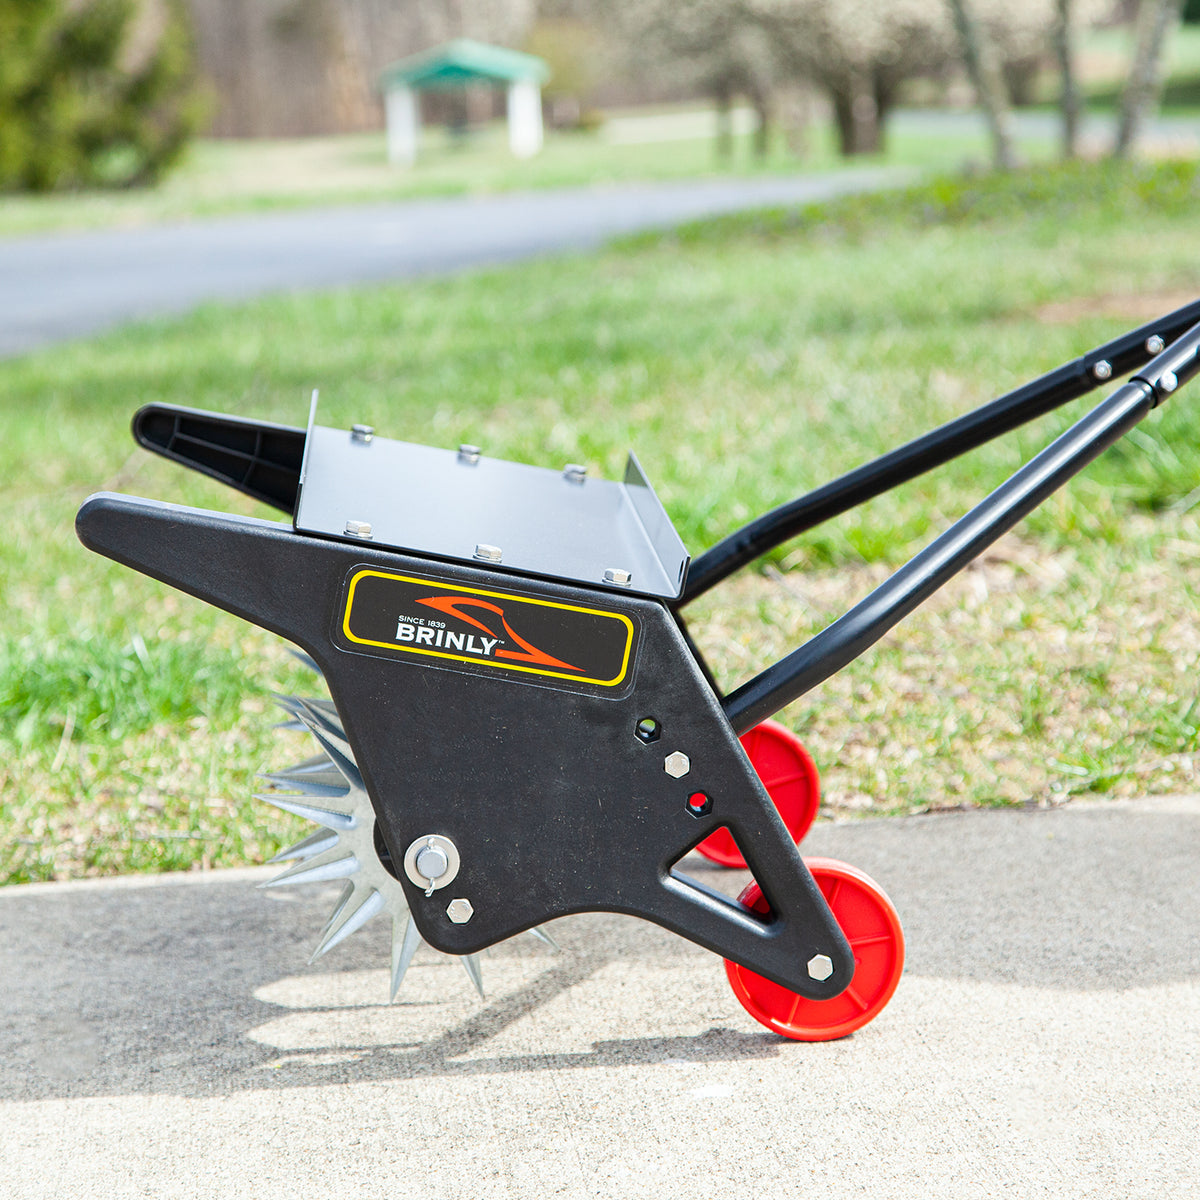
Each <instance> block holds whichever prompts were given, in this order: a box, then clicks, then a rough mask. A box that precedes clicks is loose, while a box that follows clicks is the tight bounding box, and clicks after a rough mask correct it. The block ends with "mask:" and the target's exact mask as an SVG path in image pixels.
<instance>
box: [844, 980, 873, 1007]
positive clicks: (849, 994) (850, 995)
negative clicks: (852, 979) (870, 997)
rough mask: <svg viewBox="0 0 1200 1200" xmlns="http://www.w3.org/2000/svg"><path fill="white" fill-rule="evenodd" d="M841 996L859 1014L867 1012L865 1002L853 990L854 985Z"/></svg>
mask: <svg viewBox="0 0 1200 1200" xmlns="http://www.w3.org/2000/svg"><path fill="white" fill-rule="evenodd" d="M842 995H843V996H845V997H846V999H847V1000H849V1001H850V1003H851V1004H853V1005H854V1006H855V1008H857V1009H858V1011H859V1012H866V1011H867V1002H866V1001H865V1000H864V999H863V998H862V997H861V996H860V995H859V994H858V993H857V992H856V991H855V990H854V984H851V985H850V986H849V987H848V988H847V989H846V990H845V991H844V992H843V993H842Z"/></svg>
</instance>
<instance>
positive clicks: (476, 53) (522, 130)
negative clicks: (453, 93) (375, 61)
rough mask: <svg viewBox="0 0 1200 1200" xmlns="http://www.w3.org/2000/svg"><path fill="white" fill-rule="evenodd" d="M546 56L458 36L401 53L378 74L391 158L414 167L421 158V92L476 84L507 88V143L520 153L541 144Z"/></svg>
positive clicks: (547, 75)
mask: <svg viewBox="0 0 1200 1200" xmlns="http://www.w3.org/2000/svg"><path fill="white" fill-rule="evenodd" d="M549 78H550V68H549V66H548V65H547V63H546V62H545V60H543V59H540V58H535V57H534V56H533V55H532V54H521V53H520V52H519V51H517V50H507V49H505V48H504V47H503V46H489V45H487V44H486V43H484V42H475V41H472V40H471V39H470V38H455V40H454V41H452V42H446V43H445V45H442V46H435V47H434V48H433V49H432V50H426V51H425V52H424V53H423V54H414V55H412V56H411V57H409V58H402V59H400V61H399V62H394V63H392V65H391V66H389V67H386V68H384V70H383V72H382V74H381V75H380V77H379V86H380V88H381V90H382V91H383V97H384V106H385V111H386V113H387V146H388V161H389V162H394V163H402V164H404V165H405V166H410V165H411V164H412V163H413V162H414V161H415V159H416V157H417V135H418V132H419V130H420V124H421V115H420V108H419V106H418V103H417V93H418V92H420V91H450V90H452V89H454V88H461V87H466V86H467V85H468V84H472V83H490V84H493V85H496V84H499V85H503V86H507V88H508V145H509V148H510V149H511V150H512V152H513V154H515V155H516V156H517V158H529V157H531V156H532V155H534V154H536V153H537V152H538V151H539V150H540V149H541V148H542V84H543V83H545V82H546V80H547V79H549Z"/></svg>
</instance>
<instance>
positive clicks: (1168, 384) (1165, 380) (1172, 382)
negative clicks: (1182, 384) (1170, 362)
mask: <svg viewBox="0 0 1200 1200" xmlns="http://www.w3.org/2000/svg"><path fill="white" fill-rule="evenodd" d="M1158 386H1159V387H1160V388H1162V390H1163V391H1164V392H1168V393H1169V392H1173V391H1174V390H1175V389H1176V388H1177V387H1178V386H1179V376H1178V375H1176V374H1175V372H1174V371H1164V372H1163V373H1162V375H1161V376H1160V377H1159V380H1158Z"/></svg>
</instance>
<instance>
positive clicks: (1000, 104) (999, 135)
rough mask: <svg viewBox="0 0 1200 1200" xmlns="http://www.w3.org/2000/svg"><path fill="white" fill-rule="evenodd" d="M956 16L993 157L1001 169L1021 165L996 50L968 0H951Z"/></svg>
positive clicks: (952, 9)
mask: <svg viewBox="0 0 1200 1200" xmlns="http://www.w3.org/2000/svg"><path fill="white" fill-rule="evenodd" d="M947 2H948V3H949V5H950V11H951V13H952V14H953V16H954V28H955V29H956V30H957V32H958V41H959V46H960V48H961V50H962V56H963V63H964V64H965V65H966V68H967V74H968V75H969V76H970V78H971V83H972V84H973V85H974V88H975V92H976V95H978V97H979V104H980V107H981V108H982V109H983V115H984V117H985V119H986V120H987V124H988V130H989V131H990V132H991V135H992V157H993V160H994V161H995V164H996V166H997V167H999V168H1000V169H1001V170H1005V171H1007V170H1010V169H1011V168H1013V167H1015V166H1016V165H1017V152H1016V148H1015V146H1014V144H1013V136H1012V117H1011V115H1010V113H1009V111H1008V97H1007V96H1006V95H1005V91H1004V76H1003V73H1002V72H1001V70H1000V64H999V62H998V61H997V59H996V51H995V48H994V47H993V46H992V43H991V41H990V39H989V38H988V37H987V35H986V34H985V33H984V31H983V28H982V27H981V26H980V24H979V22H978V21H977V20H976V19H975V14H974V13H973V12H972V11H971V10H970V8H969V6H968V0H947Z"/></svg>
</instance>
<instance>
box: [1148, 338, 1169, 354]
mask: <svg viewBox="0 0 1200 1200" xmlns="http://www.w3.org/2000/svg"><path fill="white" fill-rule="evenodd" d="M1165 348H1166V342H1164V341H1163V340H1162V338H1160V337H1159V336H1158V334H1157V333H1154V334H1151V335H1150V336H1149V337H1148V338H1147V339H1146V353H1147V354H1161V353H1162V352H1163V350H1164V349H1165Z"/></svg>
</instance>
